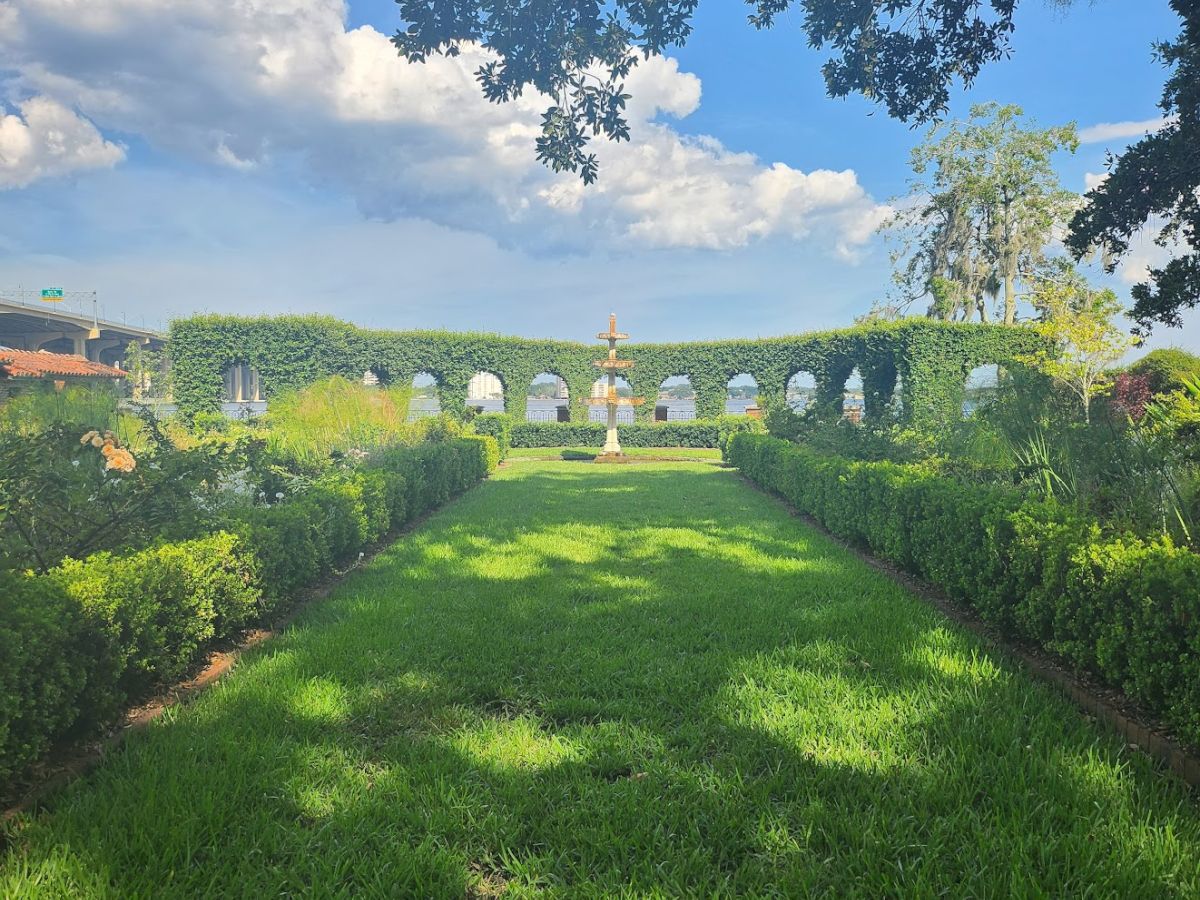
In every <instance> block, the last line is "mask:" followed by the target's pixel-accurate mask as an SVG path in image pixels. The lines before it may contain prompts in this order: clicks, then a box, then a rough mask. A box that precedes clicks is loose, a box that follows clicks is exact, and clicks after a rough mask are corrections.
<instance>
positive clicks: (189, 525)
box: [0, 422, 249, 572]
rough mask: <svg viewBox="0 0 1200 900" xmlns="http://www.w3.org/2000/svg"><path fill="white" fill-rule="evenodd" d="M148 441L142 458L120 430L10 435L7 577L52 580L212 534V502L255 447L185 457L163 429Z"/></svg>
mask: <svg viewBox="0 0 1200 900" xmlns="http://www.w3.org/2000/svg"><path fill="white" fill-rule="evenodd" d="M144 436H145V437H146V439H147V449H146V450H145V451H143V452H142V453H141V454H139V458H135V457H134V455H133V453H132V452H131V451H130V450H129V448H128V447H126V446H123V442H122V441H121V439H120V437H119V436H118V435H116V434H114V433H113V432H111V431H104V432H101V431H99V430H91V431H87V432H84V433H83V434H82V436H80V431H79V430H78V429H77V428H76V427H74V426H70V425H60V426H55V427H52V428H49V429H47V430H45V431H41V432H39V433H37V434H32V435H16V434H9V435H5V436H0V568H14V569H23V568H33V569H36V570H38V571H43V572H44V571H46V570H48V569H50V568H52V567H53V566H55V565H57V564H58V563H59V561H61V560H62V559H64V558H66V557H76V558H78V557H81V556H86V555H87V554H89V553H95V552H97V551H100V550H118V549H121V548H129V547H138V546H145V545H147V544H149V543H151V542H153V541H155V540H161V539H164V538H166V539H180V538H186V537H190V536H194V535H196V534H199V533H202V532H203V531H204V530H205V528H206V527H208V523H209V521H210V518H211V516H210V512H211V509H210V506H211V504H206V503H205V502H203V499H204V497H205V496H206V495H210V494H211V493H212V492H213V491H214V490H215V489H216V487H217V486H218V485H219V484H220V483H221V480H222V478H223V477H224V476H226V475H228V474H229V473H231V472H233V471H236V470H239V469H242V468H244V467H245V465H246V450H247V447H248V443H249V438H245V437H243V438H239V439H238V440H236V441H220V440H218V441H215V442H214V441H202V442H197V443H196V445H195V446H193V447H191V448H189V449H187V450H181V449H179V448H177V447H175V446H174V445H173V444H172V443H171V441H170V440H168V439H167V438H166V437H165V436H164V435H163V434H162V433H161V432H160V431H159V430H158V428H157V426H156V425H155V424H154V423H153V422H151V423H149V424H147V426H146V428H145V430H144Z"/></svg>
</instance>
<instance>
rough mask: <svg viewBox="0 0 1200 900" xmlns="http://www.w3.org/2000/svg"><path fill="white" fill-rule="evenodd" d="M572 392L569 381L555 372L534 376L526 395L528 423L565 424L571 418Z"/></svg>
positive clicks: (526, 417)
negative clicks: (568, 387)
mask: <svg viewBox="0 0 1200 900" xmlns="http://www.w3.org/2000/svg"><path fill="white" fill-rule="evenodd" d="M570 400H571V392H570V391H569V390H568V389H567V380H566V379H565V378H563V377H562V376H561V375H556V374H555V373H553V372H541V373H539V374H538V375H535V376H534V379H533V381H531V382H530V383H529V390H528V391H527V392H526V394H525V420H526V421H527V422H565V421H567V417H568V416H569V414H570V413H569V408H570Z"/></svg>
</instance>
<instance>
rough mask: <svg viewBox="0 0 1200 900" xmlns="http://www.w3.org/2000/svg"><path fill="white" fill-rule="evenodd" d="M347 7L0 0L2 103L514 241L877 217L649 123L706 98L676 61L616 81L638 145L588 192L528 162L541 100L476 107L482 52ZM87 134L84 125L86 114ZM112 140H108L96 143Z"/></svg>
mask: <svg viewBox="0 0 1200 900" xmlns="http://www.w3.org/2000/svg"><path fill="white" fill-rule="evenodd" d="M345 14H346V10H345V7H344V4H343V2H342V0H239V2H237V3H230V2H228V0H0V23H4V24H5V25H6V26H11V27H6V28H4V29H3V30H0V58H4V59H5V60H6V62H5V66H7V67H8V68H9V69H10V70H11V71H13V72H15V77H14V78H13V79H12V81H11V83H10V85H9V91H10V94H11V93H13V92H16V93H17V94H18V95H23V96H44V97H47V98H51V99H52V100H53V101H55V102H57V103H59V104H61V105H62V106H64V107H69V108H72V109H77V110H79V111H80V112H81V113H83V114H84V115H86V116H87V117H88V118H89V119H91V120H92V121H93V122H95V123H96V124H97V125H99V126H100V127H102V128H106V129H113V130H116V131H120V132H124V133H130V134H137V135H141V136H143V137H144V138H145V139H146V140H148V141H149V142H150V143H152V144H153V145H155V146H157V147H159V148H161V149H164V150H167V151H170V152H174V153H179V154H183V155H186V156H188V157H191V158H196V159H201V160H204V161H206V162H208V163H210V164H213V165H217V166H224V167H229V168H232V169H235V170H238V171H249V170H264V169H274V170H277V171H288V172H290V171H296V172H298V173H299V174H300V175H301V177H303V178H304V179H306V180H308V181H309V182H311V183H313V184H317V185H321V186H333V187H336V188H337V189H339V190H341V191H344V192H346V193H347V194H348V195H350V196H352V197H353V198H354V199H355V201H356V202H357V203H358V205H359V207H360V209H361V210H362V211H363V212H364V213H365V214H367V215H369V216H371V217H377V218H382V219H393V218H398V217H404V216H417V217H422V218H426V219H429V220H432V221H434V222H437V223H440V224H444V225H449V226H452V227H457V228H467V229H472V230H479V231H483V232H486V233H488V234H490V235H493V236H495V237H496V238H497V239H499V240H501V241H502V242H506V243H510V244H519V245H523V246H539V245H540V246H574V247H586V246H592V245H595V244H597V243H602V244H608V245H614V246H618V247H629V246H652V247H696V248H709V249H724V248H734V247H741V246H744V245H746V244H747V243H749V242H752V241H757V240H762V239H765V238H773V237H782V238H789V239H794V240H813V241H816V242H818V243H821V244H822V245H823V246H827V247H828V248H829V249H830V250H831V251H833V252H835V253H838V254H841V255H843V256H851V257H852V256H853V254H854V251H855V249H856V248H859V247H861V246H862V245H863V244H865V243H866V242H867V241H868V240H869V239H870V236H871V234H872V231H873V227H874V225H875V224H876V223H877V222H878V221H879V220H880V219H881V218H882V216H883V215H884V214H885V212H886V210H885V208H884V207H881V206H879V205H878V204H876V203H875V202H874V201H873V200H872V199H871V197H870V196H869V195H868V194H867V193H866V191H865V190H864V189H863V188H862V186H861V185H860V184H859V183H858V180H857V177H856V176H855V174H854V172H852V171H849V170H846V171H842V172H833V171H826V170H817V171H813V172H807V173H806V172H802V171H800V170H797V169H794V168H791V167H789V166H787V165H784V164H782V163H775V164H774V165H764V164H763V163H762V162H760V161H759V160H758V159H756V158H755V157H754V156H752V155H750V154H745V153H736V152H733V151H731V150H729V149H727V148H726V147H724V146H723V145H722V144H721V143H720V142H719V141H716V140H715V139H712V138H690V137H684V136H681V135H680V134H679V133H678V132H677V131H676V130H674V129H673V128H671V127H669V126H668V125H666V124H663V122H662V118H663V117H675V118H679V117H683V116H687V115H689V114H690V113H691V112H693V111H694V110H695V109H696V108H697V106H698V105H699V103H700V96H701V86H700V81H699V79H698V78H696V76H694V75H692V74H689V73H684V72H680V71H679V66H678V63H677V61H675V60H673V59H661V58H653V59H650V60H647V61H643V62H642V64H641V65H639V66H638V67H637V68H636V69H635V70H634V71H633V73H632V75H631V76H630V78H629V80H628V89H629V92H630V93H631V94H633V100H631V101H630V106H629V117H630V124H631V129H632V132H633V140H632V142H628V143H621V144H610V143H608V142H606V141H604V140H603V139H597V140H596V141H595V143H594V146H595V148H596V151H597V153H598V155H599V156H600V158H601V182H600V184H599V185H597V186H594V187H591V188H587V189H583V188H582V186H581V185H580V184H579V183H578V180H577V178H576V177H575V176H572V175H561V176H555V175H553V174H552V173H550V172H548V171H547V170H545V169H544V168H543V167H542V166H541V165H539V164H538V163H537V162H536V160H535V159H534V154H533V142H534V139H535V137H536V135H537V133H538V125H539V121H540V114H541V112H542V110H543V109H544V108H545V106H546V105H547V101H546V98H544V97H541V96H538V95H536V94H533V93H526V94H525V95H524V96H522V97H521V98H519V99H518V100H516V101H514V102H512V103H508V104H490V103H488V102H486V101H485V100H484V99H483V98H482V96H481V95H480V92H479V87H478V84H477V83H476V81H475V77H474V71H475V69H476V68H477V67H478V66H479V64H480V63H481V62H483V61H485V60H486V59H487V56H486V54H485V52H484V51H483V50H481V49H480V48H478V47H467V48H464V51H463V53H462V55H461V56H460V57H458V58H455V59H442V58H434V59H431V60H430V61H429V62H428V63H426V64H424V65H410V64H407V63H405V62H404V61H403V60H401V59H400V58H399V57H398V55H397V53H396V51H395V49H394V48H393V47H392V46H391V44H390V42H389V41H388V39H387V38H386V37H385V36H384V35H383V34H381V33H379V32H378V31H376V30H375V29H373V28H370V27H362V28H357V29H353V30H349V31H347V30H346V27H345ZM85 124H86V123H85ZM110 146H111V145H110Z"/></svg>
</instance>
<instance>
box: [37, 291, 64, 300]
mask: <svg viewBox="0 0 1200 900" xmlns="http://www.w3.org/2000/svg"><path fill="white" fill-rule="evenodd" d="M42 299H43V300H45V301H46V302H47V303H62V300H63V289H62V288H44V289H43V290H42Z"/></svg>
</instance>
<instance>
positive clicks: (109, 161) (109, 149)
mask: <svg viewBox="0 0 1200 900" xmlns="http://www.w3.org/2000/svg"><path fill="white" fill-rule="evenodd" d="M18 110H19V111H18V112H17V113H9V114H2V113H3V107H0V189H3V188H19V187H25V186H26V185H29V184H32V183H33V182H34V181H37V180H38V179H39V178H53V177H55V176H60V175H69V174H70V173H72V172H78V171H82V170H86V169H101V168H108V167H110V166H115V165H116V164H117V163H119V162H120V161H121V160H122V159H124V158H125V152H124V151H123V150H122V149H121V148H120V147H118V146H117V145H116V144H113V143H110V142H108V141H106V140H104V138H103V137H101V136H100V133H99V132H98V131H97V130H96V128H95V126H93V125H92V123H91V122H88V121H87V120H86V119H83V118H81V117H80V116H78V115H76V114H75V113H74V112H72V111H71V110H70V109H68V108H67V107H65V106H63V105H62V104H61V103H58V102H56V101H54V100H51V99H48V98H46V97H32V98H30V99H28V100H26V101H25V102H23V103H21V104H20V105H19V107H18Z"/></svg>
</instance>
